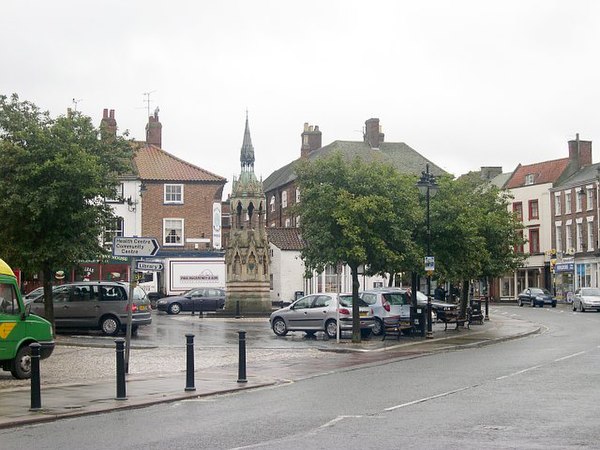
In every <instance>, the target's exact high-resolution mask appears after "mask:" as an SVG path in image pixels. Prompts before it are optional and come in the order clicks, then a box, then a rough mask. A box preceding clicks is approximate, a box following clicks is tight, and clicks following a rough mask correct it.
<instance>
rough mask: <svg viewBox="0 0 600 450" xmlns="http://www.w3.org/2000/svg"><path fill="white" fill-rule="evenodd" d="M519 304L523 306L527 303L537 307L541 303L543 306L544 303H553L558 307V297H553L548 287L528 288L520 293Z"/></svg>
mask: <svg viewBox="0 0 600 450" xmlns="http://www.w3.org/2000/svg"><path fill="white" fill-rule="evenodd" d="M517 303H518V304H519V306H523V305H524V304H525V303H527V304H528V305H531V307H532V308H533V307H535V306H536V305H539V306H540V308H542V307H543V306H544V305H552V307H553V308H556V299H555V298H552V294H550V292H549V291H548V290H547V289H543V288H535V287H532V288H527V289H525V290H524V291H523V292H521V293H520V294H519V297H518V299H517Z"/></svg>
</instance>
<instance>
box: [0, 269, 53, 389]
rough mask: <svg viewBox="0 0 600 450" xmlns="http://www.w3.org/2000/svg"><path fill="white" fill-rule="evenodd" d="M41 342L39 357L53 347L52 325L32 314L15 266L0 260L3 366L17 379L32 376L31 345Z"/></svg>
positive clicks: (50, 351)
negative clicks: (14, 269) (19, 284)
mask: <svg viewBox="0 0 600 450" xmlns="http://www.w3.org/2000/svg"><path fill="white" fill-rule="evenodd" d="M33 342H38V343H39V344H40V345H41V348H40V356H41V359H45V358H47V357H48V356H50V355H51V354H52V351H53V350H54V339H53V335H52V324H51V323H50V322H48V321H47V320H46V319H44V318H42V317H39V316H36V315H35V314H30V313H29V311H28V309H26V308H25V305H24V304H23V298H22V297H21V292H20V291H19V286H18V285H17V277H16V276H15V274H14V272H13V271H12V269H11V268H10V267H9V266H8V264H6V263H5V262H4V261H3V260H2V259H0V365H1V366H2V369H4V370H10V372H11V373H12V375H13V377H15V378H18V379H23V378H29V377H31V350H30V348H29V344H32V343H33Z"/></svg>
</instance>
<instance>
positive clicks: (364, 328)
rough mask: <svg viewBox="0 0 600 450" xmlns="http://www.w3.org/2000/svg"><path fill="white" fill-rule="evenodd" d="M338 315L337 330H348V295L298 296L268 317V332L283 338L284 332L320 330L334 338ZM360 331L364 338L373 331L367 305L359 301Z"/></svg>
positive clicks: (350, 308) (312, 331)
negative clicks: (269, 328) (288, 304)
mask: <svg viewBox="0 0 600 450" xmlns="http://www.w3.org/2000/svg"><path fill="white" fill-rule="evenodd" d="M338 312H339V321H340V330H342V331H346V330H352V295H351V294H340V296H339V299H338V295H337V294H335V293H322V294H312V295H307V296H306V297H302V298H300V299H298V300H296V301H295V302H294V303H292V304H291V305H290V306H287V307H285V308H281V309H278V310H277V311H274V312H273V313H272V314H271V317H270V318H269V321H270V323H271V329H272V330H273V332H274V333H275V334H276V335H277V336H285V335H286V334H287V333H288V331H304V332H305V333H306V334H307V335H309V336H311V335H314V334H315V333H316V332H317V331H324V332H325V333H326V334H327V336H328V337H330V338H335V337H336V336H337V317H338ZM359 314H360V331H361V335H362V336H363V337H368V336H369V335H370V334H371V330H372V328H373V324H374V321H373V315H372V314H371V308H370V307H369V305H367V304H366V303H364V302H363V301H362V300H360V305H359Z"/></svg>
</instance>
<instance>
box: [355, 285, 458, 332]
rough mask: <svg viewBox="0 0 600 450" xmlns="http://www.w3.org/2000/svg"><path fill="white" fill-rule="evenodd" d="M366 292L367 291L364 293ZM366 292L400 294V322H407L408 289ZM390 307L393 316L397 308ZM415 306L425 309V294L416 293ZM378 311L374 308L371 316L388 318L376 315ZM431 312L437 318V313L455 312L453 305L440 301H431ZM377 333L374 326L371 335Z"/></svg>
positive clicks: (381, 289)
mask: <svg viewBox="0 0 600 450" xmlns="http://www.w3.org/2000/svg"><path fill="white" fill-rule="evenodd" d="M365 292H367V291H365ZM368 292H372V293H376V292H398V293H400V295H401V296H402V298H403V300H402V301H401V304H402V305H403V306H402V307H401V308H400V309H401V317H400V319H401V320H408V319H409V318H410V305H411V301H412V299H411V296H410V289H406V288H400V287H387V288H376V289H371V290H369V291H368ZM394 302H395V303H397V302H398V299H395V300H394ZM367 303H369V301H367ZM381 303H382V305H383V299H382V300H381ZM389 306H390V311H389V312H390V313H392V314H391V316H393V315H394V311H395V310H396V309H397V308H394V307H393V306H392V305H391V304H390V305H389ZM417 306H419V307H425V306H427V296H426V295H425V294H423V293H422V292H421V291H417ZM378 310H379V308H377V307H376V308H374V310H373V315H374V316H375V317H380V318H383V317H388V316H386V315H383V314H382V315H380V314H378ZM431 310H432V311H433V314H434V315H435V316H436V317H437V312H438V311H445V312H450V311H454V310H456V305H455V304H454V303H446V302H442V301H440V300H433V299H432V300H431ZM376 331H378V330H377V324H375V327H374V330H373V334H376V333H375V332H376Z"/></svg>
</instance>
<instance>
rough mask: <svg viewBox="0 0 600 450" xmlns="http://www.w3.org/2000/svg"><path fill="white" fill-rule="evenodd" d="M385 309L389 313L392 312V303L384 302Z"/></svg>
mask: <svg viewBox="0 0 600 450" xmlns="http://www.w3.org/2000/svg"><path fill="white" fill-rule="evenodd" d="M383 309H385V310H386V311H387V312H390V310H391V309H392V307H391V306H390V302H388V301H387V300H385V299H384V300H383Z"/></svg>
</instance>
